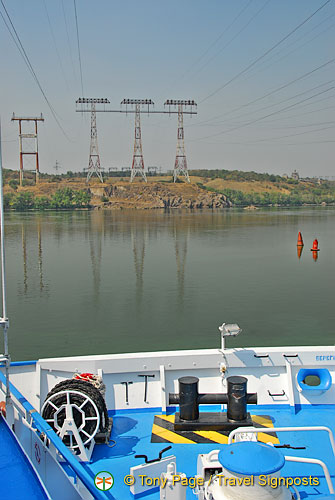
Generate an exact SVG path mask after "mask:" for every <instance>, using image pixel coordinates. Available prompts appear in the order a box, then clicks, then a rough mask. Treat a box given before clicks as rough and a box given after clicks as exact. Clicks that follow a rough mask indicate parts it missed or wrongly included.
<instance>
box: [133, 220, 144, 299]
mask: <svg viewBox="0 0 335 500" xmlns="http://www.w3.org/2000/svg"><path fill="white" fill-rule="evenodd" d="M130 234H131V240H132V246H133V255H134V266H135V276H136V286H135V290H136V304H137V305H140V304H141V302H142V297H143V271H144V257H145V239H146V227H144V228H143V227H140V228H139V227H138V226H137V225H133V224H132V225H131V229H130Z"/></svg>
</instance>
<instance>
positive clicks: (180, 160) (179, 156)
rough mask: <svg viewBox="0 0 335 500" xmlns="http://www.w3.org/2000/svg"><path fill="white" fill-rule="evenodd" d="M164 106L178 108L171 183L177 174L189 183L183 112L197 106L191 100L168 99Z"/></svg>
mask: <svg viewBox="0 0 335 500" xmlns="http://www.w3.org/2000/svg"><path fill="white" fill-rule="evenodd" d="M164 106H169V109H170V106H178V131H177V151H176V159H175V163H174V169H173V182H176V180H177V178H178V175H179V174H182V175H184V177H185V179H186V181H187V182H190V178H189V175H188V169H187V160H186V153H185V142H184V110H185V108H187V107H190V108H191V111H192V106H197V104H196V103H195V102H194V101H191V100H185V101H184V100H180V99H168V100H167V101H165V103H164Z"/></svg>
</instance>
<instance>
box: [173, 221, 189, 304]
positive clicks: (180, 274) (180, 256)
mask: <svg viewBox="0 0 335 500" xmlns="http://www.w3.org/2000/svg"><path fill="white" fill-rule="evenodd" d="M173 233H174V234H173V236H174V241H175V253H176V263H177V288H178V302H179V304H181V305H182V304H183V301H184V292H185V264H186V256H187V245H188V240H189V235H190V226H189V225H187V226H186V227H183V226H182V227H181V226H180V225H179V224H178V223H176V224H175V226H174V231H173Z"/></svg>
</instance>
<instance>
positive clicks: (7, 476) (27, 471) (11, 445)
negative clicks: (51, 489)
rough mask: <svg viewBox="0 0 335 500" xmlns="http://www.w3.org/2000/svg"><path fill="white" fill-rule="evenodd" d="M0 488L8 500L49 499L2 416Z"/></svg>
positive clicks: (0, 428)
mask: <svg viewBox="0 0 335 500" xmlns="http://www.w3.org/2000/svg"><path fill="white" fill-rule="evenodd" d="M0 488H1V498H3V499H6V500H22V498H24V499H25V500H41V499H47V498H48V497H47V496H46V494H45V492H44V490H43V488H42V486H41V484H40V482H39V479H38V477H37V476H36V474H35V472H34V470H33V468H32V466H31V465H30V463H29V461H28V460H27V458H26V456H25V455H24V453H23V452H22V450H21V448H20V446H19V445H18V443H17V441H16V439H15V437H14V436H13V434H12V433H11V431H10V429H9V428H8V426H7V425H6V423H5V422H4V420H3V418H2V417H1V416H0Z"/></svg>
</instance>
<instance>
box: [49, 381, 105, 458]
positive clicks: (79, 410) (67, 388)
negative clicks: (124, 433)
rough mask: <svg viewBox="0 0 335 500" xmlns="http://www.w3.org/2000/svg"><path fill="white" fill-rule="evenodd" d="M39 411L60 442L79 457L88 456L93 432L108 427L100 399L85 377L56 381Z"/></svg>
mask: <svg viewBox="0 0 335 500" xmlns="http://www.w3.org/2000/svg"><path fill="white" fill-rule="evenodd" d="M85 375H86V374H85ZM41 413H42V417H43V418H44V419H45V420H46V421H47V422H48V424H49V425H50V426H51V427H52V428H53V429H54V431H55V432H56V433H57V434H58V436H59V437H60V438H61V439H62V440H63V442H64V444H65V445H66V446H67V447H68V448H70V449H71V451H72V452H73V453H74V454H76V455H79V458H81V459H82V460H87V459H89V458H88V455H89V451H93V446H94V437H95V436H96V434H97V433H105V432H107V430H108V423H109V421H108V413H107V408H106V404H105V401H104V398H103V397H102V395H101V392H100V391H99V389H97V388H96V387H95V386H94V385H92V384H91V383H89V380H87V381H85V379H79V380H77V379H68V380H64V381H63V382H60V383H59V384H57V385H56V386H55V387H54V388H53V389H52V390H51V391H50V392H49V393H48V394H47V397H46V399H45V402H44V404H43V406H42V412H41Z"/></svg>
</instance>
